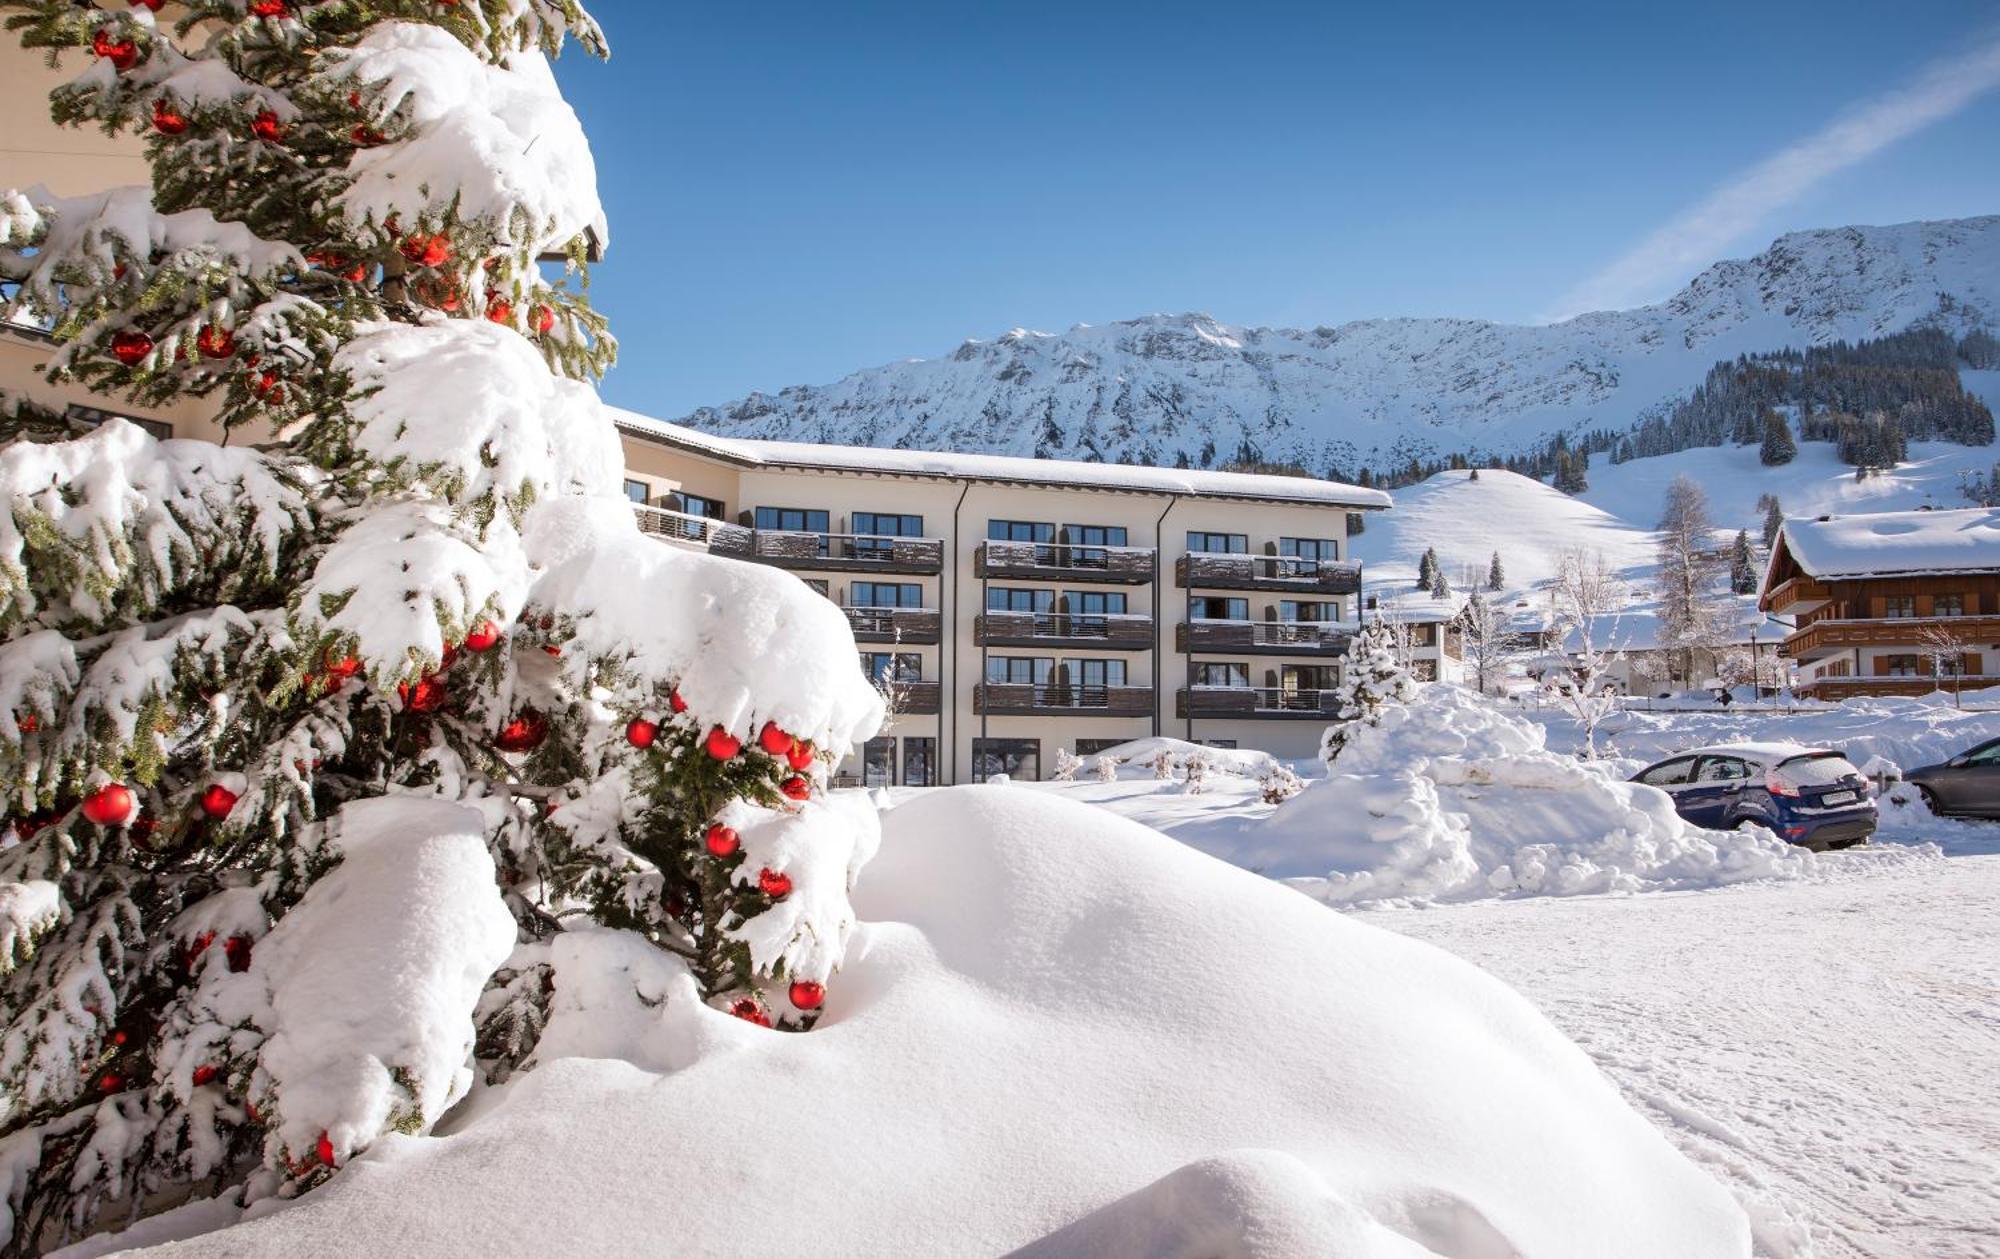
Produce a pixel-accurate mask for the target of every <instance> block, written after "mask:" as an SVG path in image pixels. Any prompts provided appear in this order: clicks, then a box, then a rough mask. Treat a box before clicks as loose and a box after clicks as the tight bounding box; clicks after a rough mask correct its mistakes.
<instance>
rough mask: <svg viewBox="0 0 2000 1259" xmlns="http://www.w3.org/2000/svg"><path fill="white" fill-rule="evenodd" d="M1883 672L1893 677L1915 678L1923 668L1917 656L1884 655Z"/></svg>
mask: <svg viewBox="0 0 2000 1259" xmlns="http://www.w3.org/2000/svg"><path fill="white" fill-rule="evenodd" d="M1882 672H1883V673H1884V674H1886V675H1887V676H1889V677H1892V678H1913V677H1916V676H1917V674H1918V673H1920V672H1921V669H1919V667H1918V661H1917V658H1916V657H1915V656H1883V657H1882Z"/></svg>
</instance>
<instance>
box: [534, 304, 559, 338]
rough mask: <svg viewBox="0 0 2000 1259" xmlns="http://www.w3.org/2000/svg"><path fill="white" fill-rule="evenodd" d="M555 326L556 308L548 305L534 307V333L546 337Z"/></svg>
mask: <svg viewBox="0 0 2000 1259" xmlns="http://www.w3.org/2000/svg"><path fill="white" fill-rule="evenodd" d="M555 326H556V308H555V307H553V306H548V305H541V306H537V307H535V331H536V332H539V333H542V334H544V335H546V334H547V333H548V332H549V330H550V329H552V328H554V327H555Z"/></svg>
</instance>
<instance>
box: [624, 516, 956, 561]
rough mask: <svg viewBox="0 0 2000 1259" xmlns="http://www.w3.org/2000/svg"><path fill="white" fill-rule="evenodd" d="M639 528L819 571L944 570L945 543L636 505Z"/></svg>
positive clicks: (715, 551) (715, 550) (718, 551)
mask: <svg viewBox="0 0 2000 1259" xmlns="http://www.w3.org/2000/svg"><path fill="white" fill-rule="evenodd" d="M633 507H634V509H635V510H636V511H637V512H638V515H639V528H640V530H641V531H642V532H644V533H650V534H653V535H654V536H656V537H662V538H666V539H669V540H670V541H674V542H682V543H686V544H688V545H691V546H696V547H700V548H702V549H703V550H706V551H708V552H709V553H710V554H711V555H726V556H729V557H730V558H731V559H739V560H752V561H755V562H756V563H759V564H770V565H773V566H775V567H778V568H794V569H803V570H807V571H811V572H819V573H897V574H902V575H909V576H918V577H935V576H936V575H937V574H938V573H940V572H942V571H943V570H944V543H943V542H942V541H940V540H938V539H937V538H901V537H890V536H888V535H886V534H879V533H794V532H791V531H789V530H783V529H746V528H744V527H743V526H742V525H732V524H730V523H728V522H727V521H723V520H709V519H707V518H706V517H703V516H690V515H688V514H687V513H686V512H679V511H669V510H668V509H667V508H664V507H649V506H646V505H645V504H643V503H635V504H633Z"/></svg>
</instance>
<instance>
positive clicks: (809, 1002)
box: [791, 979, 826, 1010]
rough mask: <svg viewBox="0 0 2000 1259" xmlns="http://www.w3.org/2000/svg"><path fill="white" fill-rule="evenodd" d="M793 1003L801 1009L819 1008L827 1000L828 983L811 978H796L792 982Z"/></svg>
mask: <svg viewBox="0 0 2000 1259" xmlns="http://www.w3.org/2000/svg"><path fill="white" fill-rule="evenodd" d="M791 996H792V1004H793V1005H795V1006H797V1007H798V1008H799V1009H801V1010H817V1009H819V1007H820V1005H821V1004H822V1003H823V1002H825V1000H826V985H825V984H821V983H815V982H813V981H812V980H810V979H800V980H796V981H794V982H793V984H792V993H791Z"/></svg>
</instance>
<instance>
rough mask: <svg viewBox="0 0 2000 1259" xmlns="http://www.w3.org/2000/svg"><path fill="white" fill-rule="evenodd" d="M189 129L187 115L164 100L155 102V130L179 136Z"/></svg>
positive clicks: (162, 133) (164, 134) (163, 133)
mask: <svg viewBox="0 0 2000 1259" xmlns="http://www.w3.org/2000/svg"><path fill="white" fill-rule="evenodd" d="M187 129H188V120H187V115H185V114H183V113H181V112H179V111H178V110H176V109H175V108H174V107H173V106H171V105H169V104H167V102H166V101H164V100H157V101H154V102H153V130H155V131H157V132H159V133H160V134H161V135H163V136H177V135H181V134H183V133H184V132H186V131H187Z"/></svg>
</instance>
